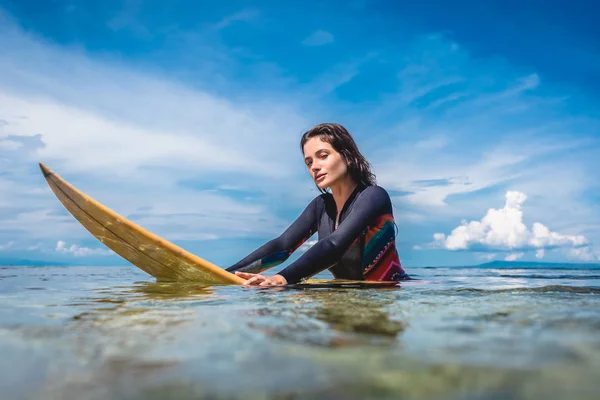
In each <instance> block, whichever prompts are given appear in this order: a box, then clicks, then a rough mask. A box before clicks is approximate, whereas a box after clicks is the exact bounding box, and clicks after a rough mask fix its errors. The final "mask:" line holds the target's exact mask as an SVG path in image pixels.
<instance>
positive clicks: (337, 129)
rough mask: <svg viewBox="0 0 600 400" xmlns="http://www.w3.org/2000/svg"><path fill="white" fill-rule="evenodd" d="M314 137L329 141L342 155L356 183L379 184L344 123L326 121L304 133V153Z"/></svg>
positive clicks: (301, 144) (301, 149)
mask: <svg viewBox="0 0 600 400" xmlns="http://www.w3.org/2000/svg"><path fill="white" fill-rule="evenodd" d="M314 137H318V138H320V139H321V140H323V141H325V142H327V143H329V144H330V145H331V147H333V148H334V150H335V151H337V152H338V153H340V154H341V155H342V157H343V158H344V160H345V161H346V164H347V165H348V171H349V173H350V176H351V177H352V179H353V180H354V182H356V184H358V185H365V186H375V185H376V184H377V183H376V180H375V175H374V174H373V173H372V172H371V164H369V162H368V161H367V159H366V158H365V157H364V156H363V155H362V154H361V152H360V150H358V146H357V145H356V142H355V141H354V139H353V138H352V136H351V135H350V133H348V131H347V130H346V128H344V127H343V126H342V125H340V124H335V123H325V124H319V125H316V126H314V127H313V128H311V129H310V130H308V131H306V132H305V133H304V134H303V135H302V139H300V151H302V152H303V153H304V145H305V144H306V142H307V141H308V140H309V139H311V138H314ZM321 191H323V190H321Z"/></svg>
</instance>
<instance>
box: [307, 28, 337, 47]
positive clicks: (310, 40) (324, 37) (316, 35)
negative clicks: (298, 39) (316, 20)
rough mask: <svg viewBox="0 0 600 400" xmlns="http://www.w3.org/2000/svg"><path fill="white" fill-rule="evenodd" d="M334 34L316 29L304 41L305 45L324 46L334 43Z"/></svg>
mask: <svg viewBox="0 0 600 400" xmlns="http://www.w3.org/2000/svg"><path fill="white" fill-rule="evenodd" d="M333 40H334V38H333V35H332V34H331V33H330V32H327V31H325V30H322V29H319V30H316V31H314V32H313V33H312V34H311V35H310V36H308V37H307V38H306V39H304V40H303V41H302V44H303V45H304V46H313V47H316V46H323V45H326V44H330V43H333Z"/></svg>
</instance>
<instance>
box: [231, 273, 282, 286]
mask: <svg viewBox="0 0 600 400" xmlns="http://www.w3.org/2000/svg"><path fill="white" fill-rule="evenodd" d="M235 274H236V275H237V276H239V277H240V278H243V279H246V282H244V283H243V284H242V285H244V286H283V285H287V281H286V280H285V278H284V277H283V276H281V275H273V276H264V275H261V274H251V273H249V272H239V271H238V272H236V273H235Z"/></svg>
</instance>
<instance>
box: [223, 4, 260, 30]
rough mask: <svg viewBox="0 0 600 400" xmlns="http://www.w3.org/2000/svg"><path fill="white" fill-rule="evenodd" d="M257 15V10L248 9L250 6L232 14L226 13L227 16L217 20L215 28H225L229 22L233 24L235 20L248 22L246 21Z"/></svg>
mask: <svg viewBox="0 0 600 400" xmlns="http://www.w3.org/2000/svg"><path fill="white" fill-rule="evenodd" d="M259 15H260V13H259V11H258V10H255V9H250V8H247V9H243V10H241V11H238V12H236V13H234V14H231V15H228V16H227V17H225V18H223V19H222V20H221V21H219V22H218V23H217V24H216V25H215V29H217V30H220V29H224V28H227V27H228V26H230V25H231V24H233V23H235V22H248V21H251V20H253V19H255V18H256V17H258V16H259Z"/></svg>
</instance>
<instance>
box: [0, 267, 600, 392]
mask: <svg viewBox="0 0 600 400" xmlns="http://www.w3.org/2000/svg"><path fill="white" fill-rule="evenodd" d="M410 272H411V275H413V276H415V277H417V278H418V280H416V281H411V282H406V283H402V284H401V286H399V287H395V288H386V289H323V288H319V289H315V288H311V289H300V288H292V289H290V288H265V289H258V288H244V287H239V286H220V287H203V286H200V285H195V284H185V285H184V284H167V283H156V282H154V279H153V278H151V277H149V276H148V275H146V274H144V273H143V272H141V271H139V270H137V269H136V268H134V267H0V296H1V299H2V302H1V303H0V354H2V355H3V357H1V358H0V390H2V393H3V396H2V398H6V399H34V398H44V399H107V398H111V399H113V398H114V399H145V398H149V399H153V398H157V399H158V398H160V399H163V398H169V399H188V398H200V399H202V398H206V399H217V398H219V399H220V398H223V399H229V398H232V399H233V398H244V399H261V398H273V399H304V398H307V399H309V398H311V399H312V398H328V399H364V398H377V399H387V398H389V399H392V398H409V399H410V398H414V399H501V398H502V399H504V398H511V399H546V398H552V399H575V398H576V399H596V398H597V397H598V393H599V391H600V270H597V269H596V270H594V269H566V268H564V269H561V268H553V269H485V268H410ZM319 277H322V278H328V277H327V275H326V274H324V275H322V276H319Z"/></svg>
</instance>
